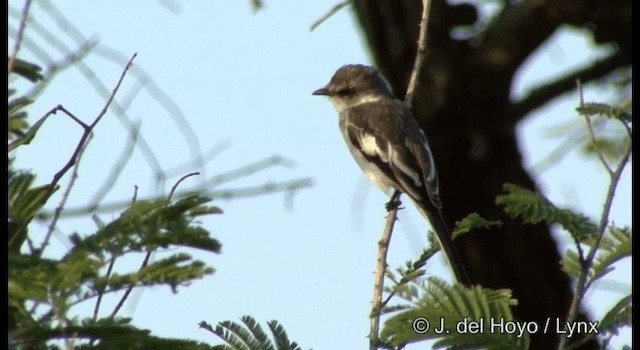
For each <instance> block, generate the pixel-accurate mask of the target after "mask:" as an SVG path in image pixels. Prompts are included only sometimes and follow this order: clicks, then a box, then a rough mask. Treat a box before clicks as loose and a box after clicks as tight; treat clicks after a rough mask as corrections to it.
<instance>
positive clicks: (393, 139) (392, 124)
mask: <svg viewBox="0 0 640 350" xmlns="http://www.w3.org/2000/svg"><path fill="white" fill-rule="evenodd" d="M313 95H322V96H328V97H329V99H330V100H331V102H332V103H333V105H334V106H335V108H336V110H337V111H338V115H339V119H340V123H339V124H340V131H341V132H342V135H343V136H344V140H345V142H346V143H347V146H348V147H349V150H350V151H351V154H352V155H353V157H354V158H355V160H356V162H357V163H358V165H360V168H362V171H363V172H364V173H365V174H366V175H367V177H368V178H369V180H370V181H371V182H372V183H373V184H374V185H375V186H376V187H378V188H379V189H380V190H382V191H383V192H385V193H386V194H387V195H391V194H393V193H394V192H395V191H400V192H403V193H406V194H407V195H408V196H409V198H411V200H412V201H413V203H414V204H415V206H416V207H417V209H418V210H419V211H420V213H421V214H422V215H423V216H424V217H425V219H427V220H428V221H429V222H430V223H431V226H432V227H433V230H434V231H435V232H436V235H437V238H438V241H439V242H440V246H441V247H442V249H443V251H444V253H445V255H446V257H447V259H448V260H449V264H450V265H451V267H452V269H453V272H454V274H455V276H456V278H457V280H458V281H459V282H461V283H464V284H467V285H469V284H470V281H469V277H468V275H467V273H466V270H465V268H464V265H463V264H462V263H461V261H460V258H459V256H458V253H457V252H456V249H455V247H454V246H453V242H452V240H451V232H450V231H449V229H448V228H447V226H446V225H445V222H444V220H443V217H442V202H441V200H440V190H439V185H438V173H437V171H436V166H435V164H434V161H433V156H432V154H431V150H430V149H429V143H428V142H427V138H426V137H425V135H424V133H423V132H422V130H421V129H420V127H419V126H418V123H417V122H416V120H415V119H414V117H413V114H412V113H411V111H410V110H409V108H408V107H407V106H406V105H405V104H404V103H403V102H402V101H400V100H398V99H396V98H395V97H394V96H393V94H392V93H391V90H390V89H389V86H388V85H387V83H386V81H385V80H384V79H383V78H382V76H381V75H380V73H379V72H378V70H377V69H375V68H373V67H370V66H365V65H346V66H343V67H341V68H340V69H338V70H337V71H336V72H335V74H334V75H333V77H332V78H331V81H329V84H327V85H326V86H325V87H323V88H321V89H318V90H316V91H314V92H313ZM394 200H395V199H394V198H392V201H394ZM390 203H391V202H390Z"/></svg>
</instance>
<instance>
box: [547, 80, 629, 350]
mask: <svg viewBox="0 0 640 350" xmlns="http://www.w3.org/2000/svg"><path fill="white" fill-rule="evenodd" d="M578 90H579V91H578V92H579V94H580V104H581V105H582V104H583V102H584V100H583V98H582V88H581V86H580V84H578ZM587 122H589V121H587ZM622 123H623V124H625V123H624V122H622ZM625 126H626V127H627V128H628V126H627V125H626V124H625ZM591 138H592V141H593V142H594V143H595V136H594V135H593V133H592V134H591ZM632 149H633V148H632V145H631V143H630V144H629V147H628V148H627V151H626V152H625V154H624V155H623V156H622V159H621V160H620V163H618V166H617V167H616V169H615V171H611V172H610V173H609V174H610V184H609V189H608V191H607V196H606V199H605V202H604V205H603V208H602V213H601V214H600V223H599V225H598V233H597V236H596V239H595V242H594V243H593V245H592V247H591V249H590V250H589V254H587V257H586V259H585V264H584V266H582V271H580V276H579V277H578V282H577V283H576V292H575V294H574V295H573V299H572V300H571V306H570V307H569V311H568V313H567V320H566V321H567V322H573V320H574V319H575V317H576V315H577V313H578V308H579V307H580V302H581V301H582V298H583V297H584V293H585V291H586V287H587V278H588V277H589V268H590V267H591V266H592V265H593V261H594V260H595V257H596V253H597V252H598V249H599V248H600V243H601V242H602V238H603V237H604V234H605V232H606V230H607V227H608V226H609V213H610V212H611V205H612V204H613V197H614V195H615V192H616V188H617V187H618V182H619V181H620V177H621V176H622V172H623V170H624V168H625V166H626V165H627V163H628V162H629V158H630V157H631V151H632ZM603 165H605V167H607V170H610V169H609V168H608V164H607V163H606V162H603ZM567 340H568V339H567V337H566V334H565V336H562V337H561V338H560V344H559V345H558V349H564V345H565V343H566V341H567Z"/></svg>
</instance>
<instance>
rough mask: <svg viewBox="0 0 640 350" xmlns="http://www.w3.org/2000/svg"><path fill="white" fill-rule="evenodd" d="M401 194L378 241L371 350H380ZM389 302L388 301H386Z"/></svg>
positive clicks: (393, 201)
mask: <svg viewBox="0 0 640 350" xmlns="http://www.w3.org/2000/svg"><path fill="white" fill-rule="evenodd" d="M400 195H401V193H400V192H398V191H395V192H394V193H393V195H392V196H391V200H390V201H389V203H391V204H393V207H391V210H389V211H388V213H387V220H386V222H385V224H384V231H383V232H382V237H381V238H380V241H378V255H377V258H376V272H375V277H374V284H373V300H372V302H371V304H372V307H371V315H370V316H369V317H370V318H371V326H370V330H369V350H376V349H378V339H379V334H380V313H381V311H382V307H383V304H382V291H383V290H384V275H385V272H386V270H387V252H388V251H389V243H390V242H391V234H392V233H393V225H394V224H395V222H396V219H397V216H398V208H399V207H400ZM386 302H388V300H387V301H386Z"/></svg>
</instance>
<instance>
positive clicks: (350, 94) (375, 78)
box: [313, 64, 393, 113]
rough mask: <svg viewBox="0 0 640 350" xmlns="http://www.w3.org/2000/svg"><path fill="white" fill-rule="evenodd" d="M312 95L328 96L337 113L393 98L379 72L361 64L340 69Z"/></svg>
mask: <svg viewBox="0 0 640 350" xmlns="http://www.w3.org/2000/svg"><path fill="white" fill-rule="evenodd" d="M313 95H320V96H328V97H329V99H331V102H333V104H334V105H335V107H336V109H337V110H338V112H339V113H341V112H342V111H344V110H345V109H347V108H351V107H353V106H356V105H358V104H362V103H367V102H374V101H378V100H380V99H383V98H393V95H392V94H391V91H390V89H389V86H388V85H387V82H386V81H385V80H384V78H382V76H381V75H380V72H378V70H377V69H375V68H373V67H370V66H365V65H361V64H350V65H346V66H342V67H340V69H338V70H337V71H336V72H335V73H334V74H333V77H331V80H330V81H329V84H327V85H326V86H325V87H323V88H321V89H318V90H316V91H314V92H313Z"/></svg>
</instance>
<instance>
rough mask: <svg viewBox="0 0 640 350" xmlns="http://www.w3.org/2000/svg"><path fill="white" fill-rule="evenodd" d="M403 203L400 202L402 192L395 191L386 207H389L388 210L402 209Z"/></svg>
mask: <svg viewBox="0 0 640 350" xmlns="http://www.w3.org/2000/svg"><path fill="white" fill-rule="evenodd" d="M401 204H402V202H400V192H397V191H396V192H394V193H393V195H392V196H391V199H390V200H389V201H388V202H387V203H386V204H385V205H384V207H385V208H387V211H392V210H396V209H401V208H400V205H401Z"/></svg>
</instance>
